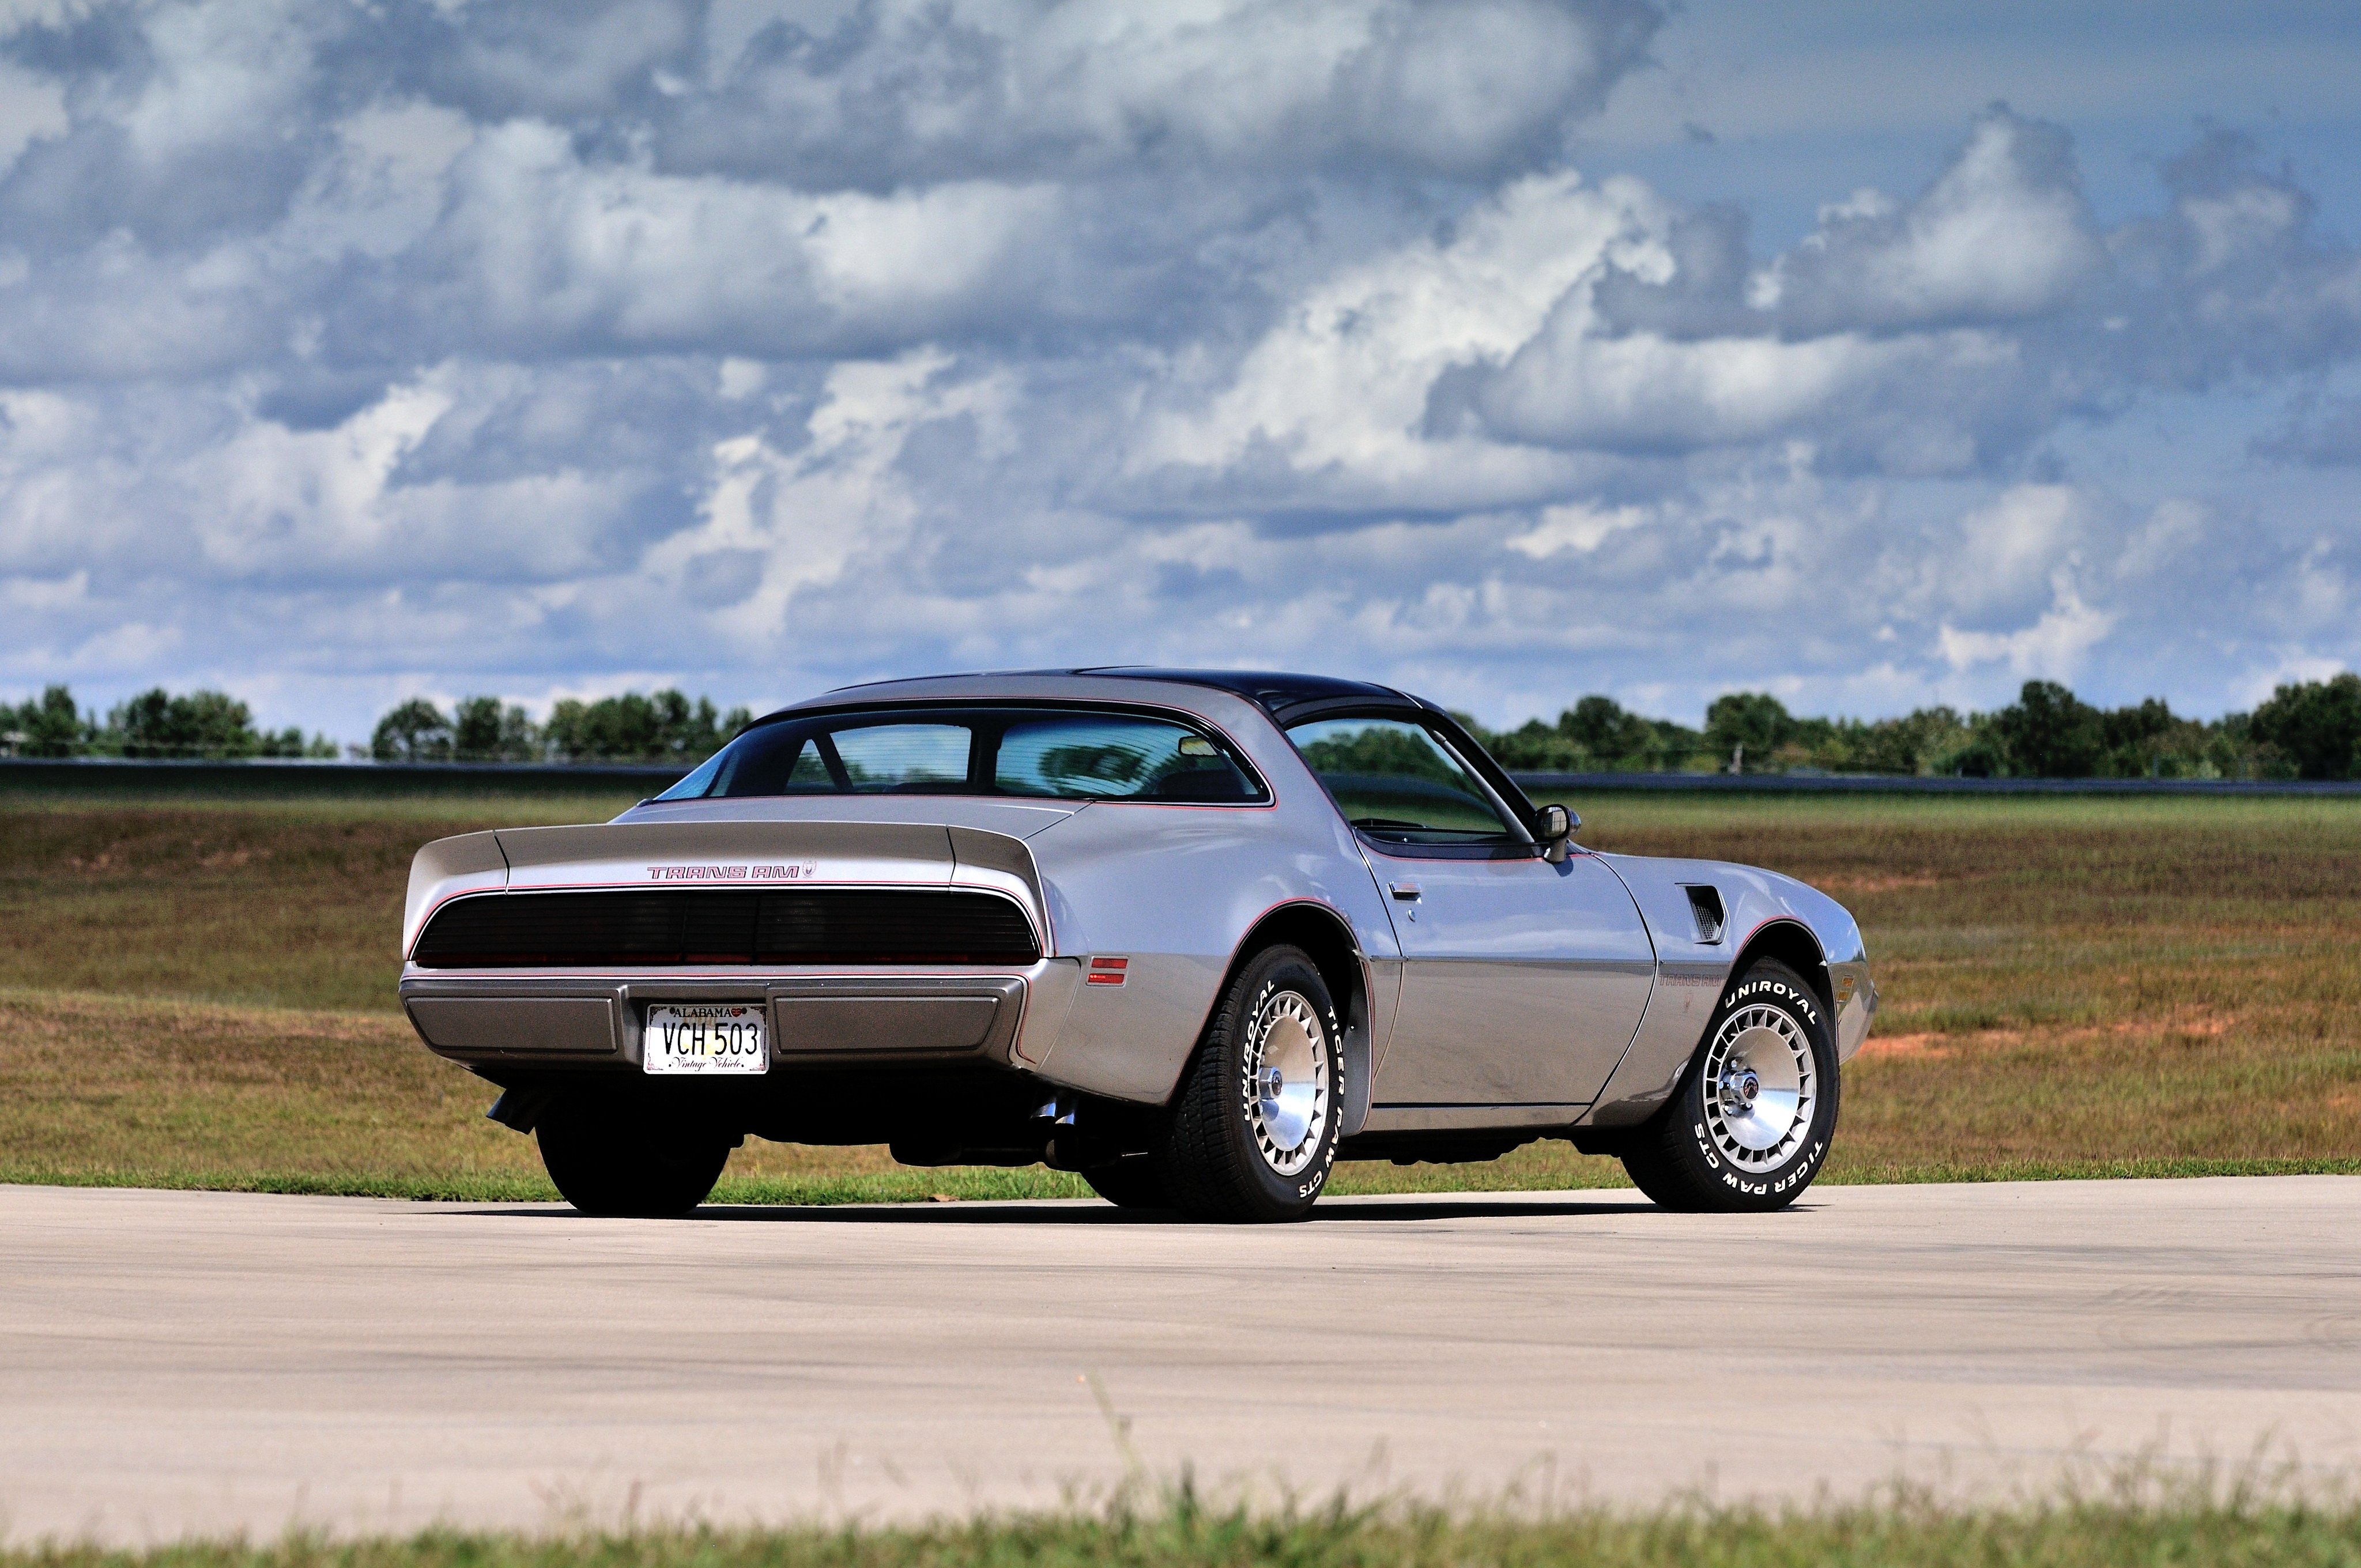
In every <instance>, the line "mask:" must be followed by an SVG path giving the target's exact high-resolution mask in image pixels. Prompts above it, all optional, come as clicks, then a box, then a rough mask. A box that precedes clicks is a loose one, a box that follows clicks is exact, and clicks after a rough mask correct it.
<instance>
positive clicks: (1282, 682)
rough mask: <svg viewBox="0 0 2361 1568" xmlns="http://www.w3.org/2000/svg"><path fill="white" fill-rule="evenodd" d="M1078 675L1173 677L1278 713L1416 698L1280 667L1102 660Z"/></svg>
mask: <svg viewBox="0 0 2361 1568" xmlns="http://www.w3.org/2000/svg"><path fill="white" fill-rule="evenodd" d="M1071 673H1072V674H1077V675H1112V676H1115V677H1118V678H1121V679H1127V680H1137V681H1172V682H1175V683H1178V684H1179V685H1191V686H1212V687H1213V689H1215V690H1216V691H1225V692H1234V693H1235V694H1236V695H1238V696H1242V697H1244V698H1246V700H1247V701H1248V702H1251V703H1256V704H1258V705H1260V707H1262V708H1263V710H1264V711H1265V712H1268V713H1269V714H1271V715H1272V716H1273V717H1277V716H1278V715H1279V714H1282V713H1285V712H1288V711H1289V710H1290V709H1293V708H1298V707H1304V706H1306V705H1307V704H1310V703H1315V702H1320V703H1325V702H1339V701H1361V702H1383V703H1389V704H1391V703H1400V704H1402V705H1404V706H1406V707H1415V706H1417V703H1416V700H1415V699H1414V698H1412V697H1411V696H1408V695H1406V694H1404V693H1402V692H1398V691H1396V690H1395V689H1394V688H1393V687H1391V686H1380V685H1371V684H1370V683H1369V682H1367V681H1340V680H1338V679H1336V678H1335V677H1334V676H1333V675H1295V674H1286V673H1285V672H1283V671H1279V670H1159V669H1154V668H1150V667H1148V666H1147V665H1142V664H1102V665H1098V666H1096V667H1094V668H1089V669H1080V670H1075V671H1072V672H1071Z"/></svg>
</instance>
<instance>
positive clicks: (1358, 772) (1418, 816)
mask: <svg viewBox="0 0 2361 1568" xmlns="http://www.w3.org/2000/svg"><path fill="white" fill-rule="evenodd" d="M1287 738H1288V739H1289V740H1292V741H1294V742H1295V745H1296V749H1297V750H1298V751H1301V752H1302V753H1303V760H1304V761H1305V762H1308V763H1310V764H1311V766H1312V772H1313V773H1316V774H1318V775H1319V777H1320V782H1321V783H1322V784H1326V785H1327V786H1328V793H1329V794H1330V795H1334V796H1335V797H1336V804H1337V806H1339V807H1341V808H1342V809H1343V811H1344V813H1345V819H1346V820H1348V821H1350V822H1351V823H1352V824H1353V826H1354V827H1356V828H1359V829H1360V830H1361V831H1362V832H1364V833H1367V835H1369V837H1371V838H1373V839H1383V840H1387V841H1389V842H1392V843H1398V844H1478V843H1483V842H1486V841H1499V840H1501V839H1520V840H1521V835H1519V834H1518V833H1517V831H1516V829H1515V828H1512V827H1510V824H1509V822H1508V819H1507V818H1505V817H1502V816H1501V815H1500V811H1499V807H1498V806H1495V805H1494V804H1493V802H1492V797H1491V795H1489V794H1488V793H1487V792H1486V790H1485V788H1484V786H1483V785H1482V784H1478V783H1477V780H1476V776H1475V774H1473V773H1469V772H1468V771H1467V768H1466V764H1464V763H1462V762H1460V761H1459V759H1458V758H1457V757H1455V756H1453V755H1452V754H1451V751H1450V749H1449V748H1447V747H1446V746H1444V744H1443V742H1442V741H1441V740H1437V739H1435V737H1434V736H1433V734H1432V733H1430V732H1429V731H1428V730H1427V729H1425V728H1424V727H1423V726H1422V725H1417V724H1411V723H1408V722H1406V721H1404V720H1401V719H1395V718H1326V719H1315V720H1313V721H1312V722H1311V723H1309V724H1299V725H1296V726H1295V727H1294V728H1293V729H1290V730H1288V732H1287Z"/></svg>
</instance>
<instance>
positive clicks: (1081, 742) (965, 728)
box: [656, 707, 1269, 806]
mask: <svg viewBox="0 0 2361 1568" xmlns="http://www.w3.org/2000/svg"><path fill="white" fill-rule="evenodd" d="M748 795H1012V796H1018V797H1025V798H1032V799H1044V800H1136V801H1161V802H1167V803H1175V804H1183V805H1197V806H1246V805H1253V804H1256V803H1257V802H1260V801H1264V800H1267V799H1268V798H1269V795H1268V793H1267V792H1266V791H1265V789H1264V788H1263V784H1262V781H1261V780H1260V779H1259V778H1257V777H1256V776H1255V773H1254V772H1253V770H1252V769H1251V768H1249V767H1248V766H1247V765H1246V762H1245V760H1244V759H1242V758H1240V757H1239V756H1237V755H1236V754H1235V752H1234V751H1231V749H1230V748H1229V747H1228V746H1227V745H1225V744H1224V743H1223V742H1222V741H1221V740H1219V739H1218V738H1217V737H1215V736H1213V734H1212V733H1210V732H1209V731H1206V730H1202V729H1197V728H1195V727H1193V726H1191V725H1190V724H1187V723H1185V722H1183V721H1180V720H1178V719H1170V718H1161V717H1156V716H1150V715H1147V714H1137V713H1120V712H1104V711H1099V710H1095V709H1067V708H1014V707H1011V708H959V709H909V708H902V709H894V710H889V711H884V712H868V713H832V714H827V715H823V716H818V717H814V718H784V719H776V720H774V721H772V722H770V723H767V724H763V725H759V726H757V727H756V728H754V729H749V730H747V731H746V732H745V733H744V734H742V735H741V736H739V737H738V738H737V739H736V740H732V741H730V744H729V745H727V746H724V747H723V748H722V749H721V750H720V751H717V752H715V753H714V754H713V756H712V757H711V758H710V759H709V760H708V762H706V763H705V764H704V765H703V766H702V767H700V768H698V769H697V771H696V772H695V773H690V774H689V775H688V776H687V777H686V778H685V779H683V780H681V781H680V783H678V784H675V785H673V786H672V788H670V789H668V790H666V791H664V794H662V795H658V796H657V797H656V798H657V799H658V800H703V799H721V798H730V797H741V796H748Z"/></svg>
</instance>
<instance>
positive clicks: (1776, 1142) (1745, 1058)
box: [1703, 1006, 1818, 1170]
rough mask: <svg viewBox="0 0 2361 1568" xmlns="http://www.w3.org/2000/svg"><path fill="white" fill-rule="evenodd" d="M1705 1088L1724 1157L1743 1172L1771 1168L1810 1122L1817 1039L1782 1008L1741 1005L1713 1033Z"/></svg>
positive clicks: (1711, 1127)
mask: <svg viewBox="0 0 2361 1568" xmlns="http://www.w3.org/2000/svg"><path fill="white" fill-rule="evenodd" d="M1703 1088H1704V1091H1705V1092H1704V1100H1705V1119H1706V1128H1707V1131H1708V1133H1709V1134H1710V1135H1711V1136H1712V1138H1713V1143H1714V1146H1715V1147H1716V1148H1717V1149H1719V1151H1720V1152H1721V1157H1723V1158H1724V1159H1726V1160H1728V1161H1730V1164H1732V1165H1734V1166H1736V1167H1737V1168H1739V1169H1741V1170H1771V1169H1773V1168H1777V1167H1778V1166H1780V1165H1782V1164H1784V1163H1785V1161H1786V1159H1787V1157H1789V1156H1790V1155H1792V1154H1794V1153H1795V1147H1796V1146H1797V1144H1798V1143H1799V1142H1801V1140H1802V1138H1803V1135H1804V1134H1805V1133H1806V1131H1807V1130H1809V1128H1810V1127H1811V1124H1812V1111H1813V1102H1814V1098H1815V1096H1816V1094H1817V1090H1818V1082H1817V1075H1816V1074H1815V1072H1814V1070H1813V1067H1812V1042H1811V1040H1810V1039H1809V1038H1808V1037H1806V1035H1805V1033H1804V1031H1803V1029H1802V1028H1801V1027H1800V1026H1799V1025H1797V1024H1796V1022H1795V1018H1794V1017H1793V1016H1792V1015H1790V1014H1788V1013H1787V1012H1786V1011H1785V1010H1784V1009H1783V1008H1778V1007H1771V1006H1754V1007H1741V1008H1740V1009H1739V1010H1738V1011H1737V1012H1735V1013H1733V1014H1730V1016H1729V1017H1728V1018H1725V1019H1723V1020H1722V1025H1721V1027H1720V1028H1719V1029H1718V1030H1716V1031H1715V1033H1714V1036H1713V1044H1712V1045H1711V1046H1710V1047H1708V1049H1707V1051H1706V1058H1705V1082H1704V1085H1703Z"/></svg>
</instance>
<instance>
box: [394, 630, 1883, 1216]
mask: <svg viewBox="0 0 2361 1568" xmlns="http://www.w3.org/2000/svg"><path fill="white" fill-rule="evenodd" d="M1580 826H1581V824H1580V821H1579V820H1578V819H1577V818H1576V817H1574V816H1573V815H1572V814H1571V813H1569V812H1568V811H1567V810H1566V809H1565V807H1563V806H1541V807H1538V808H1536V807H1535V806H1533V805H1532V803H1531V802H1529V801H1528V800H1527V799H1526V798H1525V796H1524V795H1523V794H1522V792H1521V791H1520V790H1519V789H1518V787H1517V785H1516V784H1514V783H1513V782H1512V781H1511V780H1510V778H1509V777H1508V775H1507V774H1505V773H1502V772H1501V771H1500V769H1499V766H1498V765H1497V764H1496V763H1495V762H1493V761H1492V759H1491V758H1490V757H1488V756H1487V755H1486V754H1485V753H1484V751H1483V750H1482V748H1480V747H1478V746H1477V744H1476V743H1475V742H1474V741H1473V740H1471V739H1470V738H1469V737H1468V735H1467V734H1466V731H1465V730H1464V729H1461V727H1460V726H1459V725H1458V724H1456V723H1455V722H1454V721H1453V720H1452V718H1451V717H1450V716H1449V715H1448V714H1446V713H1444V712H1443V711H1442V710H1441V709H1439V708H1437V707H1434V706H1433V704H1432V703H1428V702H1424V701H1422V700H1421V699H1419V698H1417V697H1414V696H1407V695H1405V694H1403V693H1401V692H1398V691H1393V690H1389V689H1388V688H1386V687H1384V686H1377V685H1361V684H1359V683H1356V682H1352V681H1340V680H1328V679H1323V678H1321V677H1318V676H1309V675H1285V674H1254V673H1242V672H1233V671H1191V670H1144V669H1100V670H1071V671H1052V672H1036V673H1030V674H985V675H961V676H952V677H944V678H939V679H928V680H913V681H893V682H886V683H883V684H879V685H864V686H854V687H850V688H847V689H845V690H841V691H835V692H830V693H829V694H828V695H826V696H820V697H816V698H814V699H813V700H811V701H809V702H805V703H800V704H797V705H796V706H795V707H788V708H784V709H782V710H780V711H779V712H777V713H774V714H772V715H770V716H769V717H768V718H763V719H760V720H758V721H757V722H755V723H754V724H752V725H751V726H749V727H748V728H747V729H745V730H744V731H743V732H742V733H741V734H740V735H739V736H738V737H737V738H736V739H735V740H731V741H730V744H729V745H727V746H725V747H723V748H722V750H721V751H719V752H718V753H716V754H715V755H714V757H713V758H712V759H711V760H710V761H708V762H706V763H705V764H704V765H703V766H702V767H699V768H698V769H697V771H696V772H694V773H690V774H689V775H688V776H687V777H686V778H684V779H682V780H681V781H680V782H679V783H678V784H675V785H674V786H673V787H672V788H670V789H668V790H666V791H664V794H662V795H658V796H656V797H655V798H654V799H653V800H647V801H642V802H641V803H640V804H639V805H638V806H634V807H633V808H631V810H630V811H627V812H625V813H624V814H623V815H622V816H620V817H617V818H616V819H615V820H614V821H612V822H609V823H605V824H602V825H598V826H592V827H581V828H515V829H505V828H504V829H501V830H499V831H496V832H485V833H469V834H465V835H462V836H460V837H458V838H455V839H439V840H437V841H436V842H434V843H432V844H429V845H427V846H426V847H425V848H424V849H423V850H420V851H419V852H418V858H417V861H416V862H415V863H414V864H413V865H412V869H411V876H410V898H409V907H408V909H407V911H406V913H405V916H404V922H403V929H402V954H403V958H404V960H405V961H404V964H403V968H402V978H401V998H402V1003H403V1005H404V1006H405V1007H406V1008H407V1009H408V1012H409V1014H410V1019H411V1022H412V1025H415V1026H416V1028H417V1030H418V1033H419V1036H420V1037H421V1038H423V1040H424V1041H425V1042H426V1044H427V1045H428V1046H429V1047H432V1048H433V1049H434V1050H435V1051H436V1052H438V1053H440V1054H441V1055H443V1056H445V1057H447V1058H451V1059H452V1060H454V1061H457V1062H462V1063H465V1064H466V1065H467V1066H468V1067H469V1068H471V1069H474V1070H475V1071H476V1072H478V1073H479V1074H481V1075H482V1076H483V1077H485V1078H487V1079H489V1080H491V1081H492V1082H494V1083H496V1084H498V1085H500V1088H501V1090H502V1092H501V1094H500V1098H499V1100H498V1102H496V1103H495V1105H494V1106H493V1109H492V1114H493V1116H494V1117H495V1118H496V1119H498V1120H500V1121H501V1122H503V1123H505V1124H508V1125H509V1126H511V1127H514V1128H516V1129H517V1130H518V1131H520V1132H528V1133H532V1134H533V1135H536V1136H537V1137H538V1139H539V1141H540V1144H541V1150H542V1156H543V1158H544V1161H545V1162H546V1164H547V1166H548V1168H549V1174H550V1177H551V1179H553V1180H554V1181H555V1183H556V1184H557V1188H558V1190H559V1191H561V1192H563V1193H564V1194H565V1195H566V1198H567V1199H568V1200H569V1201H572V1202H573V1203H574V1204H575V1205H576V1206H577V1207H578V1208H581V1209H584V1210H587V1211H589V1212H594V1213H612V1214H650V1215H653V1214H672V1213H678V1212H684V1211H686V1210H688V1209H691V1208H694V1207H695V1206H696V1205H697V1203H698V1202H700V1201H703V1199H704V1198H705V1196H706V1194H707V1193H708V1192H709V1191H710V1190H712V1188H713V1184H714V1182H715V1181H716V1180H717V1179H719V1176H720V1173H721V1169H722V1167H723V1165H724V1164H725V1163H726V1162H727V1161H728V1159H729V1157H730V1150H731V1149H733V1148H735V1147H737V1146H739V1145H740V1144H741V1143H743V1142H744V1141H745V1139H746V1138H747V1137H748V1136H750V1135H752V1136H756V1137H764V1138H775V1139H783V1140H787V1141H792V1142H798V1143H811V1144H880V1143H882V1144H887V1145H890V1146H892V1148H893V1152H894V1157H895V1158H896V1159H898V1160H902V1161H904V1162H906V1163H907V1164H912V1165H939V1164H953V1163H957V1164H986V1165H991V1164H1004V1165H1029V1164H1032V1163H1035V1162H1037V1161H1047V1162H1048V1163H1049V1165H1051V1166H1054V1167H1056V1168H1060V1169H1063V1170H1071V1171H1078V1172H1080V1173H1081V1174H1082V1177H1083V1178H1084V1179H1086V1180H1087V1181H1088V1182H1089V1183H1090V1184H1091V1186H1092V1187H1093V1189H1095V1190H1097V1191H1098V1192H1100V1193H1101V1194H1103V1195H1104V1196H1105V1197H1106V1198H1108V1199H1110V1200H1112V1201H1115V1202H1116V1203H1120V1204H1125V1205H1131V1206H1137V1207H1142V1208H1169V1209H1174V1210H1178V1211H1180V1212H1183V1213H1187V1214H1192V1215H1198V1216H1202V1217H1207V1218H1223V1219H1237V1220H1284V1219H1292V1218H1297V1217H1300V1216H1301V1215H1302V1214H1303V1213H1304V1212H1306V1211H1307V1210H1309V1209H1310V1208H1311V1206H1312V1201H1314V1200H1315V1199H1317V1198H1318V1197H1319V1195H1320V1191H1321V1189H1322V1188H1323V1186H1324V1185H1325V1184H1326V1182H1327V1180H1328V1178H1329V1175H1330V1173H1331V1171H1332V1170H1333V1169H1334V1165H1335V1162H1336V1161H1337V1160H1338V1159H1391V1160H1393V1161H1395V1162H1396V1163H1398V1164H1409V1163H1411V1162H1413V1161H1419V1160H1473V1159H1488V1158H1493V1157H1498V1156H1499V1155H1501V1154H1503V1153H1505V1152H1507V1151H1508V1150H1510V1149H1512V1148H1515V1147H1517V1146H1519V1145H1521V1144H1525V1143H1529V1142H1532V1140H1534V1139H1537V1138H1569V1139H1571V1140H1572V1141H1573V1142H1574V1144H1575V1146H1576V1147H1578V1148H1581V1149H1585V1150H1587V1151H1590V1152H1593V1153H1603V1154H1612V1155H1615V1156H1618V1157H1620V1158H1621V1159H1622V1161H1623V1163H1624V1165H1625V1166H1626V1168H1629V1170H1630V1171H1631V1176H1632V1179H1634V1180H1636V1181H1637V1182H1638V1183H1639V1185H1640V1187H1641V1188H1642V1190H1644V1191H1645V1192H1646V1193H1647V1194H1648V1195H1649V1196H1650V1197H1651V1198H1653V1199H1654V1200H1655V1201H1657V1202H1659V1203H1662V1204H1665V1205H1668V1206H1671V1207H1675V1208H1683V1209H1726V1210H1751V1209H1773V1208H1777V1207H1779V1206H1781V1205H1784V1204H1786V1203H1789V1202H1792V1201H1794V1200H1795V1195H1796V1194H1797V1193H1799V1192H1801V1191H1802V1190H1804V1188H1805V1187H1806V1185H1807V1184H1808V1183H1809V1182H1810V1181H1811V1179H1812V1178H1813V1176H1814V1175H1815V1173H1817V1171H1818V1169H1819V1168H1820V1165H1821V1162H1822V1161H1823V1160H1824V1159H1825V1158H1826V1157H1827V1155H1828V1140H1829V1138H1830V1136H1831V1135H1833V1133H1834V1132H1835V1129H1836V1120H1837V1102H1838V1084H1839V1070H1840V1068H1841V1064H1842V1063H1844V1062H1845V1061H1846V1060H1848V1059H1850V1057H1851V1056H1852V1054H1853V1053H1854V1052H1855V1051H1856V1050H1858V1049H1859V1048H1860V1047H1861V1040H1862V1038H1863V1037H1864V1036H1866V1035H1867V1034H1868V1032H1869V1024H1870V1018H1871V1016H1872V1014H1874V1013H1875V1011H1876V1008H1877V992H1876V989H1875V987H1873V986H1872V984H1871V983H1870V978H1869V970H1868V965H1867V963H1866V961H1865V959H1864V956H1863V953H1862V950H1861V933H1860V930H1859V929H1858V927H1856V926H1855V925H1854V923H1853V920H1852V917H1851V916H1849V915H1847V914H1846V913H1845V911H1844V909H1843V908H1842V907H1840V906H1839V905H1837V904H1836V903H1835V902H1834V901H1832V900H1830V899H1828V898H1827V897H1825V896H1823V895H1822V894H1818V893H1816V892H1814V891H1813V890H1812V889H1811V888H1809V887H1806V886H1805V885H1804V884H1803V883H1798V882H1795V881H1794V880H1792V879H1790V878H1788V877H1784V876H1780V875H1777V874H1775V873H1773V872H1764V871H1756V870H1752V869H1751V868H1748V867H1745V866H1735V865H1725V864H1722V863H1719V862H1716V861H1673V860H1648V859H1635V858H1632V857H1630V856H1622V855H1602V854H1596V853H1593V852H1591V851H1589V850H1585V849H1583V848H1582V847H1581V846H1580V844H1579V843H1578V842H1576V838H1575V835H1576V830H1577V829H1578V828H1580Z"/></svg>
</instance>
